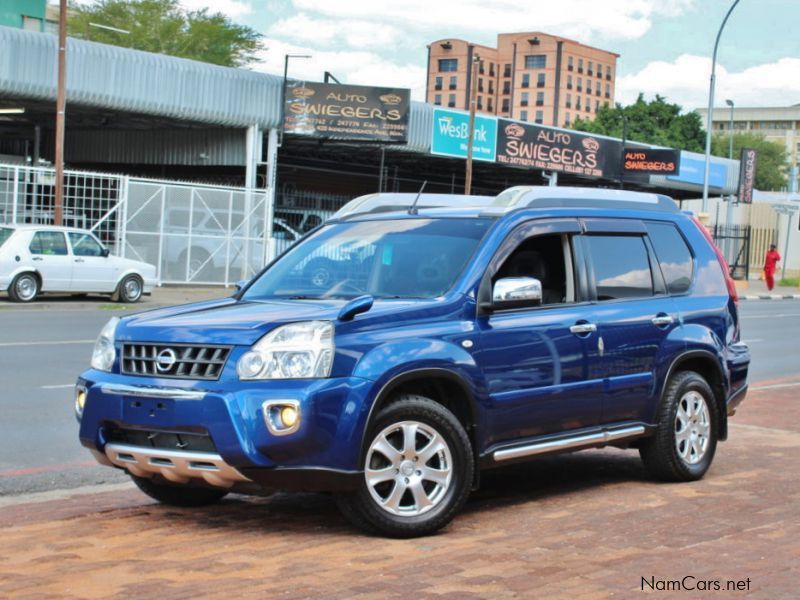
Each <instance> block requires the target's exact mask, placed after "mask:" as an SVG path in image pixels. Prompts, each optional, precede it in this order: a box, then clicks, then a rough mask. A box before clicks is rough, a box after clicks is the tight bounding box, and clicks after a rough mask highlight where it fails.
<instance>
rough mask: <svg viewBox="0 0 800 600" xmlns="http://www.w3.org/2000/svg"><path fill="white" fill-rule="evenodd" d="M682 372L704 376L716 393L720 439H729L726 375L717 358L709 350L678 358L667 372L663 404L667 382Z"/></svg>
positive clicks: (689, 353)
mask: <svg viewBox="0 0 800 600" xmlns="http://www.w3.org/2000/svg"><path fill="white" fill-rule="evenodd" d="M682 371H694V372H695V373H697V374H698V375H700V376H702V377H703V379H705V380H706V381H707V382H708V385H709V386H710V387H711V391H712V392H713V393H714V404H715V405H716V408H717V414H718V415H719V431H718V438H719V440H720V441H724V440H726V439H727V438H728V411H727V410H726V409H727V407H726V405H725V398H726V392H725V374H724V372H723V370H722V365H721V364H720V362H719V359H718V358H717V356H715V355H714V353H713V352H710V351H708V350H690V351H689V352H685V353H683V354H681V355H679V356H678V357H676V358H675V359H674V360H673V361H672V364H671V365H670V367H669V370H668V371H667V376H666V377H665V379H664V384H663V386H662V389H661V402H663V401H664V394H665V393H666V390H667V382H668V381H669V380H670V379H671V378H672V376H673V375H675V374H676V373H680V372H682Z"/></svg>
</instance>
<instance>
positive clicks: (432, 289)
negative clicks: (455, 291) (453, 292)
mask: <svg viewBox="0 0 800 600" xmlns="http://www.w3.org/2000/svg"><path fill="white" fill-rule="evenodd" d="M490 225H491V220H489V219H394V220H387V221H362V222H355V223H339V224H336V225H328V226H326V227H323V228H322V229H320V230H319V231H318V232H317V233H315V234H314V235H313V236H311V237H310V238H308V239H306V240H305V241H303V242H301V243H300V244H298V245H297V246H295V247H294V248H293V249H292V250H290V251H289V252H288V253H287V254H286V255H284V256H283V258H281V259H280V260H279V261H278V262H277V263H275V264H274V265H273V266H272V267H271V268H270V269H269V270H268V271H266V272H265V273H264V274H263V275H262V276H261V277H259V279H258V280H257V281H256V282H255V283H253V285H252V286H251V287H250V288H249V289H248V290H247V292H246V293H245V296H244V298H245V299H248V300H253V299H263V298H294V299H319V298H355V297H357V296H362V295H364V294H371V295H372V296H375V297H376V298H435V297H437V296H441V295H442V294H444V293H445V292H446V291H447V290H449V289H450V288H451V287H452V285H453V283H454V282H455V280H456V277H458V275H459V273H461V271H462V269H463V268H464V265H466V263H467V261H468V260H469V259H470V257H471V256H472V253H473V252H474V251H475V249H476V248H477V246H478V242H479V241H480V240H481V238H482V237H483V235H484V233H486V231H487V229H488V228H489V226H490Z"/></svg>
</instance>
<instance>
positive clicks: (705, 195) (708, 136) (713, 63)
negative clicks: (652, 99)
mask: <svg viewBox="0 0 800 600" xmlns="http://www.w3.org/2000/svg"><path fill="white" fill-rule="evenodd" d="M737 4H739V0H733V4H731V7H730V8H729V9H728V12H727V13H726V14H725V18H724V19H722V25H720V26H719V31H718V32H717V39H716V41H715V42H714V53H713V54H712V56H711V81H710V83H709V86H708V116H707V118H706V168H705V172H704V174H703V212H707V211H708V173H709V170H710V169H711V117H712V114H713V112H714V78H715V74H716V69H717V48H718V47H719V38H720V36H722V30H723V29H725V23H727V22H728V17H730V16H731V13H732V12H733V9H734V8H736V5H737Z"/></svg>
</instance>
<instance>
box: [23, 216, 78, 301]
mask: <svg viewBox="0 0 800 600" xmlns="http://www.w3.org/2000/svg"><path fill="white" fill-rule="evenodd" d="M28 251H29V252H30V253H31V261H32V264H33V266H34V268H35V269H36V270H37V271H38V272H39V274H40V275H41V277H42V291H43V292H66V291H69V289H70V284H71V282H72V257H70V255H69V252H68V250H67V239H66V237H65V236H64V232H63V231H49V230H44V231H37V232H35V233H34V234H33V237H32V238H31V243H30V244H29V245H28Z"/></svg>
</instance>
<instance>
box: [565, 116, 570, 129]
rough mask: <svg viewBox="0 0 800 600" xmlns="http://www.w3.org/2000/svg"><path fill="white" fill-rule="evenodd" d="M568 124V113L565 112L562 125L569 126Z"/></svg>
mask: <svg viewBox="0 0 800 600" xmlns="http://www.w3.org/2000/svg"><path fill="white" fill-rule="evenodd" d="M569 125H570V120H569V113H566V114H565V115H564V127H569Z"/></svg>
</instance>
